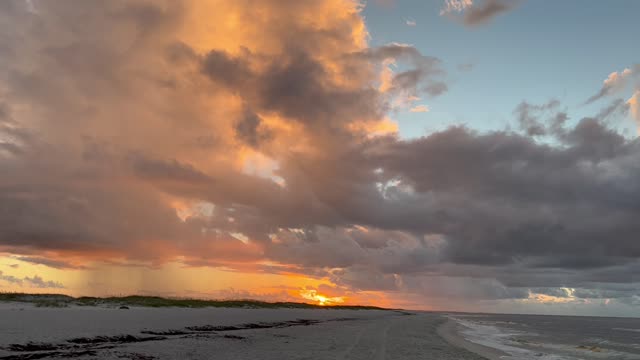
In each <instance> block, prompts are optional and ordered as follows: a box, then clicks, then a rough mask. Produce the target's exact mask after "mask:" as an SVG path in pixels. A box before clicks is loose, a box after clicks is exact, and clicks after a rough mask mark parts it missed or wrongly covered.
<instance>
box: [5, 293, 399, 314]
mask: <svg viewBox="0 0 640 360" xmlns="http://www.w3.org/2000/svg"><path fill="white" fill-rule="evenodd" d="M0 302H24V303H30V304H34V305H35V306H37V307H68V306H71V305H76V306H114V307H115V306H137V307H152V308H161V307H178V308H205V307H219V308H255V309H274V308H289V309H343V310H387V309H383V308H380V307H376V306H362V305H316V304H308V303H299V302H267V301H258V300H243V299H242V300H207V299H192V298H165V297H159V296H144V295H129V296H110V297H89V296H82V297H72V296H68V295H64V294H27V293H9V292H5V293H0Z"/></svg>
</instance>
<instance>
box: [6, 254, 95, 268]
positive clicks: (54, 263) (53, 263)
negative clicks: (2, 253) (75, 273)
mask: <svg viewBox="0 0 640 360" xmlns="http://www.w3.org/2000/svg"><path fill="white" fill-rule="evenodd" d="M14 259H16V260H20V261H24V262H28V263H32V264H36V265H44V266H48V267H51V268H55V269H82V268H84V267H83V266H78V265H74V264H70V263H68V262H65V261H61V260H54V259H47V258H44V257H35V256H16V257H15V258H14ZM16 265H17V264H16Z"/></svg>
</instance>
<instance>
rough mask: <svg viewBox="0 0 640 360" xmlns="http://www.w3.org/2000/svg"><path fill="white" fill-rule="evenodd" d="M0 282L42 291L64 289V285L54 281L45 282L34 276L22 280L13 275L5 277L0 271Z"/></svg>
mask: <svg viewBox="0 0 640 360" xmlns="http://www.w3.org/2000/svg"><path fill="white" fill-rule="evenodd" d="M0 280H2V281H5V282H8V283H10V284H13V285H18V286H25V285H26V286H30V287H36V288H42V289H64V285H62V284H61V283H59V282H56V281H51V280H49V281H45V280H44V279H42V277H40V276H38V275H34V276H33V277H29V276H25V277H24V278H17V277H15V276H13V275H5V274H4V273H3V272H2V271H0Z"/></svg>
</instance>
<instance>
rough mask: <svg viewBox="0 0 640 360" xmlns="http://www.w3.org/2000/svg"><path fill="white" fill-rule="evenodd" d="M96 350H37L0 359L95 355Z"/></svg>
mask: <svg viewBox="0 0 640 360" xmlns="http://www.w3.org/2000/svg"><path fill="white" fill-rule="evenodd" d="M97 355H98V352H97V351H96V350H78V351H39V352H33V353H29V354H17V355H8V356H2V357H0V359H2V360H33V359H45V358H48V359H50V358H61V359H70V358H75V357H80V356H97Z"/></svg>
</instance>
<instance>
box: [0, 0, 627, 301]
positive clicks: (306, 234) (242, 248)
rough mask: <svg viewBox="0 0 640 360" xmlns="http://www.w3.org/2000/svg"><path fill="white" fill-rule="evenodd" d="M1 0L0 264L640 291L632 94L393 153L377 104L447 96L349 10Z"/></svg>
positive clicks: (385, 109) (437, 77)
mask: <svg viewBox="0 0 640 360" xmlns="http://www.w3.org/2000/svg"><path fill="white" fill-rule="evenodd" d="M465 3H466V2H465ZM11 4H15V6H6V9H5V8H3V10H6V11H1V12H0V31H2V33H3V34H4V33H6V34H9V35H8V36H3V37H1V38H0V49H2V51H3V54H4V55H5V56H1V57H0V84H2V85H0V86H1V87H2V89H1V90H2V91H0V94H1V95H0V96H1V98H0V104H3V105H2V106H0V134H1V136H0V139H2V140H0V173H2V174H3V176H1V177H0V249H1V251H2V252H3V253H10V254H12V256H16V257H19V258H21V259H23V260H24V261H28V262H31V263H39V264H43V265H47V266H50V267H54V268H55V267H57V268H61V269H65V268H69V267H78V266H86V265H87V264H89V263H92V262H100V261H107V262H109V261H110V262H114V263H118V264H136V265H138V264H141V265H145V266H152V267H160V266H162V265H163V264H166V263H167V262H171V261H177V262H180V263H181V264H182V265H184V266H191V267H202V266H209V267H219V268H224V269H228V270H235V271H246V272H252V271H253V272H265V273H273V274H288V275H291V274H294V275H306V276H310V277H315V278H325V279H329V280H330V281H331V282H332V283H333V285H334V286H335V288H336V289H334V290H335V291H336V293H335V294H328V292H327V291H325V290H327V289H324V290H323V289H320V288H313V289H311V288H310V289H307V290H316V291H317V293H316V295H318V293H320V295H322V296H324V295H325V293H327V296H329V297H340V296H342V295H341V294H340V293H339V291H338V290H340V291H345V292H349V291H351V292H368V291H372V292H376V291H378V292H388V293H390V294H394V295H397V296H394V298H398V299H399V301H405V300H406V301H414V302H413V303H414V304H415V303H417V302H416V299H420V300H419V302H420V303H425V299H429V298H433V299H440V300H438V301H441V302H442V304H446V299H451V298H456V301H460V302H461V303H462V302H464V301H465V299H474V300H483V301H485V300H486V301H494V300H495V301H503V300H509V299H511V300H514V301H515V300H523V299H528V298H529V294H530V293H534V294H545V295H547V296H557V295H549V294H556V291H557V289H560V288H572V289H579V290H580V291H581V292H582V293H580V292H578V290H576V292H574V296H577V295H576V294H578V293H580V294H585V295H584V296H588V294H589V293H590V292H592V293H594V294H595V295H594V296H596V295H597V294H596V293H598V294H599V292H601V293H603V294H610V293H613V292H616V293H617V294H619V296H620V298H621V299H625V300H624V301H627V302H629V303H632V302H633V301H632V299H634V298H633V296H636V295H637V291H636V290H634V289H637V280H636V277H634V274H637V273H638V270H639V269H638V260H637V259H638V257H640V248H639V245H638V242H637V241H636V238H637V233H638V231H639V230H640V226H639V225H638V222H637V212H638V209H639V208H640V203H639V202H638V194H640V187H639V185H638V182H637V179H638V177H639V176H640V168H639V167H638V165H637V157H638V156H640V145H639V143H638V140H635V139H629V138H626V137H624V136H622V135H621V134H619V133H618V132H617V131H615V130H614V129H612V128H611V127H609V126H608V125H607V122H606V121H605V120H606V118H608V117H611V116H614V115H616V114H620V113H623V112H624V111H627V110H625V109H627V108H630V109H631V112H632V113H633V114H635V112H634V111H635V109H636V108H637V106H636V103H634V102H633V101H634V100H633V99H635V98H636V97H633V98H632V100H631V101H630V102H629V104H628V105H625V103H624V101H622V102H620V101H616V102H613V103H611V104H610V105H609V106H607V107H605V108H603V109H602V110H601V111H599V112H598V113H596V114H594V115H593V116H590V117H585V118H576V119H573V120H575V121H567V120H568V119H569V118H570V114H569V113H568V112H567V111H566V110H565V109H564V107H563V106H562V104H560V103H559V102H557V101H551V102H548V103H546V104H533V103H529V102H523V103H522V104H520V105H519V106H518V107H517V108H516V110H515V111H514V113H513V114H514V116H513V118H514V119H513V120H514V121H515V122H516V124H517V125H518V126H517V127H516V129H515V130H503V131H483V132H479V131H475V130H473V129H469V128H465V127H450V128H447V129H444V130H441V131H435V132H432V133H430V134H428V135H425V136H422V137H419V138H416V139H410V140H407V139H402V138H400V137H399V136H398V134H397V132H396V129H397V127H394V126H393V122H392V121H391V120H390V119H389V116H390V115H389V114H392V113H393V110H394V109H397V107H398V106H397V104H400V105H399V106H404V107H406V108H407V109H411V106H412V104H413V102H414V101H416V99H417V98H419V97H420V96H427V97H429V96H438V95H441V94H444V93H445V92H446V91H447V90H448V86H449V83H448V82H447V73H446V72H445V71H444V66H443V64H442V60H440V59H439V58H437V57H435V56H431V55H428V54H423V53H421V52H420V51H418V49H416V48H415V47H414V46H411V45H407V44H398V43H391V44H386V45H383V46H379V47H370V46H368V44H367V37H368V33H367V31H366V27H365V23H364V21H363V18H362V14H361V10H362V7H361V5H360V4H359V3H358V2H355V1H347V0H329V1H323V2H315V1H311V2H300V1H280V0H278V1H275V0H274V1H261V2H259V3H258V4H253V3H252V4H251V6H248V5H247V3H245V2H239V1H216V2H205V1H185V2H180V3H178V2H174V1H165V2H154V3H149V2H147V1H140V2H138V1H133V2H127V3H120V2H91V3H85V2H77V1H56V2H55V4H54V3H53V2H38V3H37V4H35V5H36V9H35V10H36V11H35V12H34V11H30V10H29V9H28V8H27V6H26V5H25V4H24V2H16V3H11ZM492 4H493V5H492ZM496 4H502V5H500V6H497V5H496ZM505 4H506V3H502V2H500V3H498V2H496V1H487V2H483V3H482V4H473V6H471V2H469V6H466V7H465V8H464V9H463V10H462V11H463V12H462V15H463V16H464V17H465V18H466V17H468V16H471V15H469V14H472V15H473V14H475V15H473V16H472V17H473V18H474V20H472V21H471V20H469V21H471V22H470V23H469V24H470V25H471V24H479V23H482V22H483V21H484V22H486V21H488V20H489V19H490V18H491V16H495V14H498V13H500V12H503V11H506V8H507V7H508V8H510V5H505ZM490 5H491V6H493V7H491V6H490ZM452 6H453V5H452ZM213 10H215V11H213ZM452 11H453V10H452ZM456 11H457V10H456ZM202 14H208V15H207V18H206V21H205V19H203V18H202ZM232 19H236V20H237V21H235V20H233V21H232ZM239 19H242V21H240V20H239ZM310 19H313V21H310ZM211 23H215V24H217V25H216V26H215V27H211V26H209V25H210V24H211ZM69 24H74V26H77V27H78V28H82V29H83V30H82V31H73V29H71V28H70V25H69ZM274 24H276V25H274ZM106 30H109V31H106ZM27 60H28V61H27ZM387 70H388V71H387ZM384 74H386V75H384ZM385 76H386V77H385ZM381 79H384V81H382V80H381ZM383 84H384V85H385V86H382V85H383ZM414 109H420V110H424V108H422V107H420V106H417V107H414ZM546 140H550V141H546ZM2 275H3V279H4V280H5V281H8V282H15V283H16V284H18V283H22V284H29V285H30V286H47V287H52V288H55V287H58V285H60V284H58V283H56V282H51V281H46V280H44V279H42V278H41V277H39V276H33V277H28V278H16V277H11V276H10V275H5V274H2ZM543 289H546V290H543ZM530 290H531V291H530ZM251 294H253V293H251ZM267 295H268V294H267ZM312 295H313V294H312ZM611 298H613V297H611Z"/></svg>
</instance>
